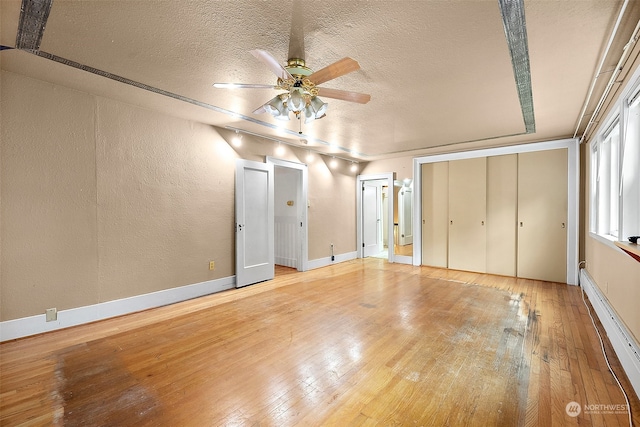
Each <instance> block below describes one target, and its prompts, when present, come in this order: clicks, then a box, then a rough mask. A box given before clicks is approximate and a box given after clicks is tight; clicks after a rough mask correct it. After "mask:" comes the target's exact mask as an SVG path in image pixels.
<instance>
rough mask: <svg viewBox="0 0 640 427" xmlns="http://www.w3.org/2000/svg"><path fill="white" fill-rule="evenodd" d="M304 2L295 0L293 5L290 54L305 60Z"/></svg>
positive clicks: (292, 56)
mask: <svg viewBox="0 0 640 427" xmlns="http://www.w3.org/2000/svg"><path fill="white" fill-rule="evenodd" d="M304 12H305V11H304V4H303V3H302V1H301V0H294V1H293V4H292V6H291V31H290V33H289V56H288V58H297V59H302V60H303V61H304V60H305V55H304V18H305V13H304Z"/></svg>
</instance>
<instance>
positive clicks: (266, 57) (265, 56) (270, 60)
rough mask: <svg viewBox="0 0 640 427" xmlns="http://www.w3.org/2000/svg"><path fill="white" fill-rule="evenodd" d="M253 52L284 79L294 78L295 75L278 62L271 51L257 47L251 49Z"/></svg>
mask: <svg viewBox="0 0 640 427" xmlns="http://www.w3.org/2000/svg"><path fill="white" fill-rule="evenodd" d="M251 54H252V55H253V56H255V57H256V58H257V59H258V60H259V61H260V62H262V63H263V64H264V65H266V66H267V67H269V69H270V70H271V71H273V73H274V74H275V75H276V76H278V78H281V79H282V80H287V79H292V78H293V77H292V76H291V74H289V72H288V71H287V70H286V68H284V66H283V65H282V64H280V63H279V62H278V60H277V59H275V58H274V57H273V55H271V54H270V53H269V52H267V51H266V50H262V49H255V50H252V51H251Z"/></svg>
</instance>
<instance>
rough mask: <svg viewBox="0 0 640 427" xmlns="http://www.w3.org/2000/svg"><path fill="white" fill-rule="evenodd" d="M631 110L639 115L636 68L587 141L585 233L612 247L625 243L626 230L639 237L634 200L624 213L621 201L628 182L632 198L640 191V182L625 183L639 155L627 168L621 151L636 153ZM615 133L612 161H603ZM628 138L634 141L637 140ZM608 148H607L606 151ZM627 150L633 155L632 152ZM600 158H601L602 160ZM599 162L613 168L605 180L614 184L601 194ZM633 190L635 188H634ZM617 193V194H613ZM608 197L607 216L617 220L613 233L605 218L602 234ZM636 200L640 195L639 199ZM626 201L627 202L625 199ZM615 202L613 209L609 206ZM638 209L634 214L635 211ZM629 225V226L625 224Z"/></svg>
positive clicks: (639, 129)
mask: <svg viewBox="0 0 640 427" xmlns="http://www.w3.org/2000/svg"><path fill="white" fill-rule="evenodd" d="M632 109H637V112H638V114H640V69H639V70H637V71H636V73H635V75H634V76H633V78H632V79H631V80H630V83H629V84H628V85H627V86H626V87H625V90H624V91H623V92H622V95H621V96H620V97H619V98H618V100H616V101H615V103H614V108H612V109H611V111H610V112H609V114H608V116H607V118H606V120H604V121H603V122H602V125H601V126H600V127H599V128H598V129H597V130H596V132H595V133H594V135H593V137H592V138H591V140H590V141H589V153H590V156H591V158H590V162H589V172H590V176H589V234H590V236H591V237H593V238H595V239H597V240H600V241H602V242H605V243H608V244H610V245H612V246H613V242H615V241H626V240H627V238H628V237H629V236H627V234H629V233H628V230H629V229H632V230H638V234H640V206H639V205H638V201H637V200H634V203H635V204H636V207H635V208H632V209H631V210H630V209H628V208H627V209H626V210H625V205H624V202H625V198H626V197H629V196H627V195H626V194H627V193H626V192H625V188H626V187H625V183H627V184H628V183H629V182H631V185H632V186H633V187H632V188H631V193H630V194H632V196H631V197H633V198H635V197H636V195H635V191H640V183H637V182H634V181H629V180H628V179H627V178H628V177H627V176H626V175H625V173H628V171H634V170H637V169H639V168H640V155H638V159H637V163H635V164H634V163H632V164H631V166H629V163H628V162H629V160H628V159H626V162H625V150H627V146H628V144H634V145H633V150H640V120H631V117H630V112H631V111H632ZM630 126H634V130H633V132H631V136H630V135H629V134H630V132H629V128H630ZM616 128H617V131H618V141H617V153H615V159H611V158H610V159H607V158H606V153H605V152H604V150H603V149H604V148H605V144H607V143H608V142H610V139H608V138H609V137H611V136H612V135H611V133H612V132H613V131H614V130H616ZM631 138H635V139H637V141H634V140H632V139H631ZM610 147H611V146H609V147H608V148H610ZM633 150H632V151H631V152H632V153H634V151H633ZM603 157H604V159H603ZM603 160H604V161H606V160H609V166H611V165H614V167H615V170H611V171H609V176H608V177H607V179H608V180H609V181H610V180H612V179H615V180H616V182H615V183H611V182H609V184H615V185H614V186H613V189H612V188H611V187H612V186H611V185H609V192H608V193H607V194H604V195H603V194H602V185H601V182H602V181H601V179H603V177H602V176H601V173H602V172H603V167H604V165H603V163H602V162H603ZM636 187H637V189H636ZM615 192H617V194H614V193H615ZM606 196H609V205H608V206H609V208H608V211H609V214H611V213H615V215H616V220H617V227H615V228H617V230H612V229H611V228H612V227H611V226H610V225H611V223H612V219H611V216H609V218H608V219H607V221H606V223H607V228H606V231H603V229H602V228H601V227H602V222H601V221H602V220H603V218H602V217H601V215H602V208H603V205H602V204H603V203H605V202H604V201H603V197H606ZM639 197H640V196H639ZM627 200H628V199H627ZM613 203H615V207H613V206H612V204H613ZM635 210H638V212H635ZM634 220H635V223H634ZM630 223H632V225H631V226H630V225H629V224H630Z"/></svg>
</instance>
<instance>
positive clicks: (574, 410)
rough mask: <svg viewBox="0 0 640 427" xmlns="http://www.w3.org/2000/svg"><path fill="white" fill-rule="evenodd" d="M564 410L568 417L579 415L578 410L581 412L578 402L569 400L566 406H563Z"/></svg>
mask: <svg viewBox="0 0 640 427" xmlns="http://www.w3.org/2000/svg"><path fill="white" fill-rule="evenodd" d="M564 410H565V411H566V412H567V415H569V416H570V417H577V416H578V415H580V412H582V407H581V406H580V404H579V403H578V402H569V403H567V406H565V408H564Z"/></svg>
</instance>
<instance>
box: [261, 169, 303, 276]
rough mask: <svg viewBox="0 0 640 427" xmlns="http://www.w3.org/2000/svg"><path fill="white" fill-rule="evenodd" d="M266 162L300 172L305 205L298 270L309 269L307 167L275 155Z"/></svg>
mask: <svg viewBox="0 0 640 427" xmlns="http://www.w3.org/2000/svg"><path fill="white" fill-rule="evenodd" d="M266 163H267V164H271V165H273V167H274V169H275V167H276V166H278V167H283V168H289V169H296V170H299V171H301V172H302V183H301V189H302V195H301V198H302V201H301V202H302V203H304V206H305V207H307V208H306V209H302V235H301V236H300V240H301V242H300V243H301V247H300V248H299V253H298V271H307V270H308V269H309V225H308V224H309V212H308V206H309V204H308V200H309V167H308V166H307V165H306V164H304V163H298V162H292V161H290V160H282V159H278V158H275V157H271V156H267V159H266Z"/></svg>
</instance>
